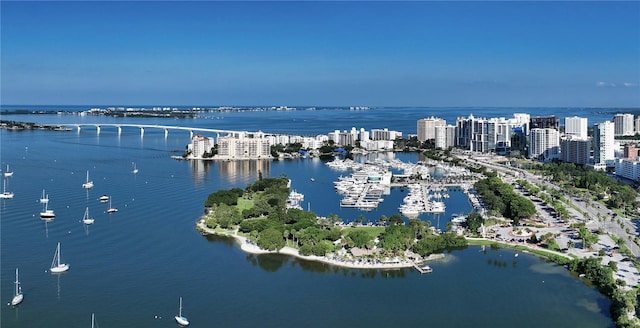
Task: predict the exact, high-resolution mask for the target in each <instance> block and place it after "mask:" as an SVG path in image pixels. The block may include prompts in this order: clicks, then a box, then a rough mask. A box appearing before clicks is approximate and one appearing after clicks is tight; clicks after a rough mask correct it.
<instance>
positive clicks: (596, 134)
mask: <svg viewBox="0 0 640 328" xmlns="http://www.w3.org/2000/svg"><path fill="white" fill-rule="evenodd" d="M613 134H614V129H613V123H612V122H611V121H605V122H602V123H597V124H594V126H593V165H594V169H605V168H606V167H607V166H612V165H613V160H614V159H615V148H614V147H615V143H614V142H615V139H614V135H613Z"/></svg>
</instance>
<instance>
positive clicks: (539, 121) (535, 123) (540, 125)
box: [529, 115, 560, 130]
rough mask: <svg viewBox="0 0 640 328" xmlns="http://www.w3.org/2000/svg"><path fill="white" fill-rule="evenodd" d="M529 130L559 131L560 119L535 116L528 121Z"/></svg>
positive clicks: (553, 116)
mask: <svg viewBox="0 0 640 328" xmlns="http://www.w3.org/2000/svg"><path fill="white" fill-rule="evenodd" d="M529 129H531V130H533V129H555V130H559V129H560V118H558V117H557V116H555V115H552V116H536V117H532V118H531V120H530V121H529Z"/></svg>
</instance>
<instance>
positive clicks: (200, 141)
mask: <svg viewBox="0 0 640 328" xmlns="http://www.w3.org/2000/svg"><path fill="white" fill-rule="evenodd" d="M213 145H214V142H213V138H209V137H205V136H202V135H199V134H195V135H194V136H193V138H191V144H190V145H189V146H188V148H189V150H191V157H194V158H201V157H202V156H203V155H204V154H205V153H208V152H210V151H211V148H213Z"/></svg>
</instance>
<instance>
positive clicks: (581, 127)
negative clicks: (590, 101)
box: [564, 116, 587, 140]
mask: <svg viewBox="0 0 640 328" xmlns="http://www.w3.org/2000/svg"><path fill="white" fill-rule="evenodd" d="M564 134H565V135H566V136H573V137H574V138H575V139H579V140H585V139H587V118H586V117H578V116H573V117H567V118H565V119H564Z"/></svg>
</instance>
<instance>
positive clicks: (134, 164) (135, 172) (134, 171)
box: [131, 162, 138, 174]
mask: <svg viewBox="0 0 640 328" xmlns="http://www.w3.org/2000/svg"><path fill="white" fill-rule="evenodd" d="M131 173H133V174H138V168H137V167H136V162H133V171H131Z"/></svg>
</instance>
